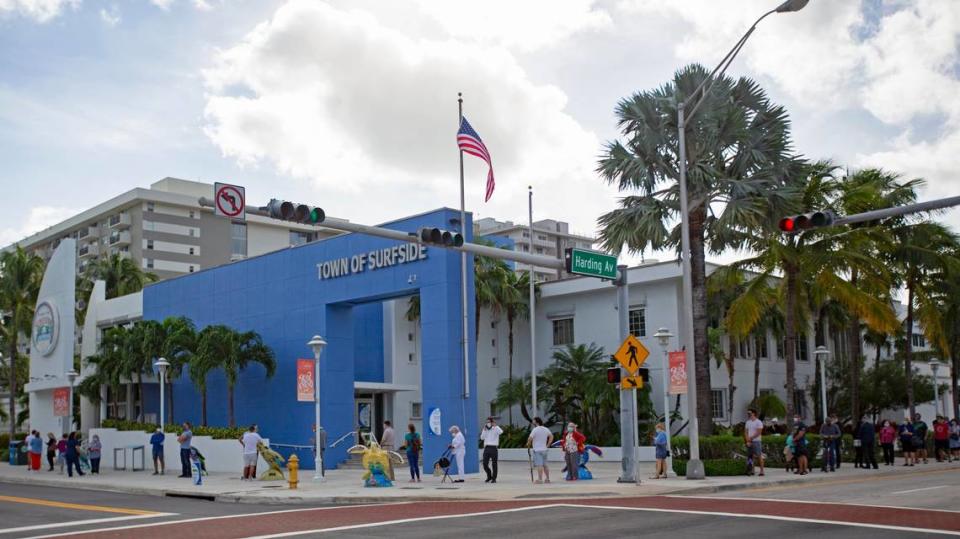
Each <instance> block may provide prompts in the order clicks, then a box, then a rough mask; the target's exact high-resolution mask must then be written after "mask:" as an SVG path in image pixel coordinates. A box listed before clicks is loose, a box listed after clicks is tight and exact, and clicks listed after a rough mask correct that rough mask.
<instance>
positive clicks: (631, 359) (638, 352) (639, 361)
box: [613, 335, 650, 374]
mask: <svg viewBox="0 0 960 539" xmlns="http://www.w3.org/2000/svg"><path fill="white" fill-rule="evenodd" d="M649 355H650V351H649V350H647V349H646V347H644V346H643V343H641V342H640V341H638V340H637V338H636V337H634V336H633V335H627V338H626V339H624V340H623V344H621V345H620V348H619V349H618V350H617V353H616V354H613V357H614V359H616V360H617V361H619V362H620V364H621V365H623V368H624V369H627V372H629V373H630V374H635V373H636V372H637V369H639V368H640V366H641V365H643V362H644V361H646V360H647V357H648V356H649Z"/></svg>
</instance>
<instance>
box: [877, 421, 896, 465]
mask: <svg viewBox="0 0 960 539" xmlns="http://www.w3.org/2000/svg"><path fill="white" fill-rule="evenodd" d="M896 439H897V429H895V428H893V425H892V424H891V423H890V420H888V419H884V420H883V426H882V427H881V428H880V447H882V448H883V464H884V465H885V466H893V464H894V455H893V442H894V441H895V440H896Z"/></svg>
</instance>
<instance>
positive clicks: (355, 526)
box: [246, 503, 566, 539]
mask: <svg viewBox="0 0 960 539" xmlns="http://www.w3.org/2000/svg"><path fill="white" fill-rule="evenodd" d="M565 505H566V504H562V503H551V504H546V505H531V506H527V507H512V508H510V509H497V510H494V511H480V512H477V513H458V514H455V515H434V516H430V517H412V518H401V519H397V520H385V521H381V522H366V523H364V524H350V525H347V526H337V527H335V528H319V529H315V530H300V531H295V532H284V533H273V534H270V535H254V536H251V537H247V538H246V539H274V538H276V537H295V536H297V535H309V534H312V533H329V532H340V531H346V530H359V529H363V528H373V527H379V526H389V525H391V524H409V523H411V522H425V521H428V520H444V519H450V518H466V517H479V516H485V515H499V514H503V513H516V512H519V511H530V510H532V509H549V508H552V507H564V506H565Z"/></svg>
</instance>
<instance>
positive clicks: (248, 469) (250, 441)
mask: <svg viewBox="0 0 960 539" xmlns="http://www.w3.org/2000/svg"><path fill="white" fill-rule="evenodd" d="M262 441H263V438H261V437H260V435H259V434H257V425H256V424H253V425H250V429H248V430H247V432H244V433H243V435H242V436H240V445H242V446H243V481H252V480H253V479H256V478H257V456H258V448H257V444H258V443H260V442H262Z"/></svg>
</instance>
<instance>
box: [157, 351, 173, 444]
mask: <svg viewBox="0 0 960 539" xmlns="http://www.w3.org/2000/svg"><path fill="white" fill-rule="evenodd" d="M154 366H155V367H157V370H158V371H159V372H160V430H161V432H162V431H163V429H164V427H165V426H166V424H167V415H166V414H167V408H166V406H165V404H164V399H165V398H166V397H165V396H164V393H166V383H167V369H168V368H169V367H170V362H169V361H167V360H166V358H160V359H158V360H157V362H156V363H154Z"/></svg>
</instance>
